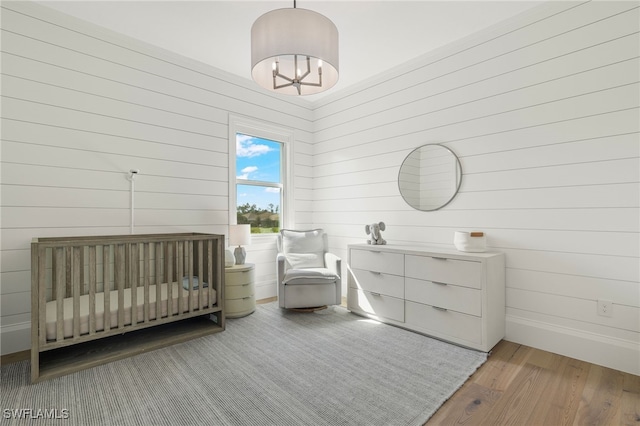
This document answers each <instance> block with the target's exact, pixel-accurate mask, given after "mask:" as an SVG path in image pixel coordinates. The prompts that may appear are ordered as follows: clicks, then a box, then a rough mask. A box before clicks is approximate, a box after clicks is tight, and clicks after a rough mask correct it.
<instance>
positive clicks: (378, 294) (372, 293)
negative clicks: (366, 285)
mask: <svg viewBox="0 0 640 426" xmlns="http://www.w3.org/2000/svg"><path fill="white" fill-rule="evenodd" d="M371 295H372V296H380V293H374V292H373V291H372V292H371Z"/></svg>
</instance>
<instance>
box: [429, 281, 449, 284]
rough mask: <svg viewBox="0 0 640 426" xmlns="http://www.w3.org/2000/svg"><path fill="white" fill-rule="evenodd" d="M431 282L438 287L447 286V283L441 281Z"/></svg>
mask: <svg viewBox="0 0 640 426" xmlns="http://www.w3.org/2000/svg"><path fill="white" fill-rule="evenodd" d="M431 282H432V283H434V284H438V285H447V283H441V282H440V281H431Z"/></svg>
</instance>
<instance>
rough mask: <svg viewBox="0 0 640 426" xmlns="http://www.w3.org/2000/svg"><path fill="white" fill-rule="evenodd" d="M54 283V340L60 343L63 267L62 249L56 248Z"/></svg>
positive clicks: (63, 284)
mask: <svg viewBox="0 0 640 426" xmlns="http://www.w3.org/2000/svg"><path fill="white" fill-rule="evenodd" d="M55 251H56V255H55V256H56V262H55V266H56V268H55V271H56V275H55V276H56V282H57V290H58V291H57V294H56V340H57V341H58V342H61V341H62V340H64V298H65V291H66V286H65V267H64V258H65V254H64V251H65V250H64V248H62V247H56V248H55Z"/></svg>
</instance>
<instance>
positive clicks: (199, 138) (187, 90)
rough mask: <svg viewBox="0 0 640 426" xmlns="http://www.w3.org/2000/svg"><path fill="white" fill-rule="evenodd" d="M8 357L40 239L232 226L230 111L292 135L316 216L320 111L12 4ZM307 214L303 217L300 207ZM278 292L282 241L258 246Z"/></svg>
mask: <svg viewBox="0 0 640 426" xmlns="http://www.w3.org/2000/svg"><path fill="white" fill-rule="evenodd" d="M1 50H2V52H1V54H2V57H1V61H2V70H1V71H2V157H1V161H2V163H1V167H2V169H1V183H2V193H1V206H0V208H1V215H2V223H1V229H0V233H1V234H0V237H1V246H0V256H1V260H2V262H1V268H0V278H1V279H2V288H1V289H0V291H1V294H2V307H1V308H2V318H1V320H2V326H1V328H0V331H1V336H2V348H1V353H2V354H6V353H11V352H16V351H20V350H25V349H28V348H29V328H30V325H29V310H30V303H29V298H30V251H29V248H30V247H29V243H30V241H31V239H32V238H34V237H48V236H65V235H106V234H127V233H129V223H130V183H129V181H128V180H127V179H126V178H127V176H128V172H129V170H130V169H132V168H135V169H140V171H141V173H140V175H139V176H138V177H137V179H136V182H135V190H136V192H135V212H134V213H135V232H136V233H156V232H213V233H220V234H227V232H228V223H229V222H228V217H229V214H228V213H229V212H228V209H229V201H228V199H229V193H228V185H229V184H228V182H229V170H228V116H229V114H242V115H245V116H250V117H253V118H255V119H258V120H262V121H265V122H270V123H274V124H276V125H278V126H282V127H287V128H290V129H292V130H293V131H294V132H295V136H296V139H298V140H297V141H296V143H299V145H300V146H299V147H298V146H297V147H296V151H297V152H299V154H297V155H296V156H295V158H294V166H296V165H297V163H298V162H299V163H300V165H301V167H300V168H299V169H298V168H297V167H294V170H295V171H296V174H299V176H300V182H301V183H300V186H299V187H296V188H295V191H294V194H295V196H296V197H297V196H300V197H302V199H303V201H302V202H301V203H300V204H301V205H302V206H305V207H304V209H305V210H303V211H302V212H301V213H300V218H301V220H303V221H304V222H307V223H311V208H310V204H309V203H310V200H311V192H310V191H311V190H312V184H313V183H312V181H311V177H312V168H311V166H312V160H311V155H312V146H311V145H310V143H311V142H312V138H313V133H312V124H313V123H312V121H311V118H312V110H311V108H310V107H309V106H308V104H307V103H306V102H301V101H300V100H297V99H295V98H281V97H278V96H275V95H272V94H269V93H267V92H266V91H262V90H260V89H258V88H256V87H255V86H254V85H253V84H252V83H251V82H250V81H246V80H244V79H240V78H238V77H235V76H232V75H230V74H227V73H224V72H222V71H220V70H216V69H213V68H211V67H209V66H206V65H204V64H201V63H198V62H196V61H193V60H190V59H187V58H184V57H181V56H179V55H176V54H174V53H170V52H167V51H164V50H162V49H159V48H156V47H153V46H150V45H147V44H145V43H142V42H139V41H136V40H133V39H130V38H127V37H125V36H123V35H120V34H117V33H113V32H110V31H107V30H105V29H103V28H100V27H97V26H95V25H92V24H89V23H87V22H83V21H80V20H78V19H75V18H72V17H69V16H66V15H64V14H61V13H58V12H55V11H53V10H50V9H48V8H47V7H46V5H45V6H42V5H37V4H35V3H29V2H3V3H2V49H1ZM294 214H296V215H297V212H294ZM249 250H250V253H251V256H252V257H253V258H254V260H255V261H256V263H257V265H258V266H257V267H258V269H257V272H258V274H257V277H256V283H257V286H258V295H259V296H260V297H270V296H273V295H275V286H273V283H274V282H275V278H274V272H273V270H272V269H273V268H272V267H271V266H272V265H273V261H274V259H275V243H273V244H265V245H259V244H257V245H255V246H253V247H250V248H249Z"/></svg>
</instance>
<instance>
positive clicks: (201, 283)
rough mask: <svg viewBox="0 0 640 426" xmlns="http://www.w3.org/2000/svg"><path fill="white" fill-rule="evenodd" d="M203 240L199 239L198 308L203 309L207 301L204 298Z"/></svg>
mask: <svg viewBox="0 0 640 426" xmlns="http://www.w3.org/2000/svg"><path fill="white" fill-rule="evenodd" d="M203 255H204V253H203V252H202V240H198V277H199V278H198V279H199V281H198V283H199V285H198V309H202V308H203V307H204V305H205V303H206V300H205V299H204V270H203V269H202V256H203Z"/></svg>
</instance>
